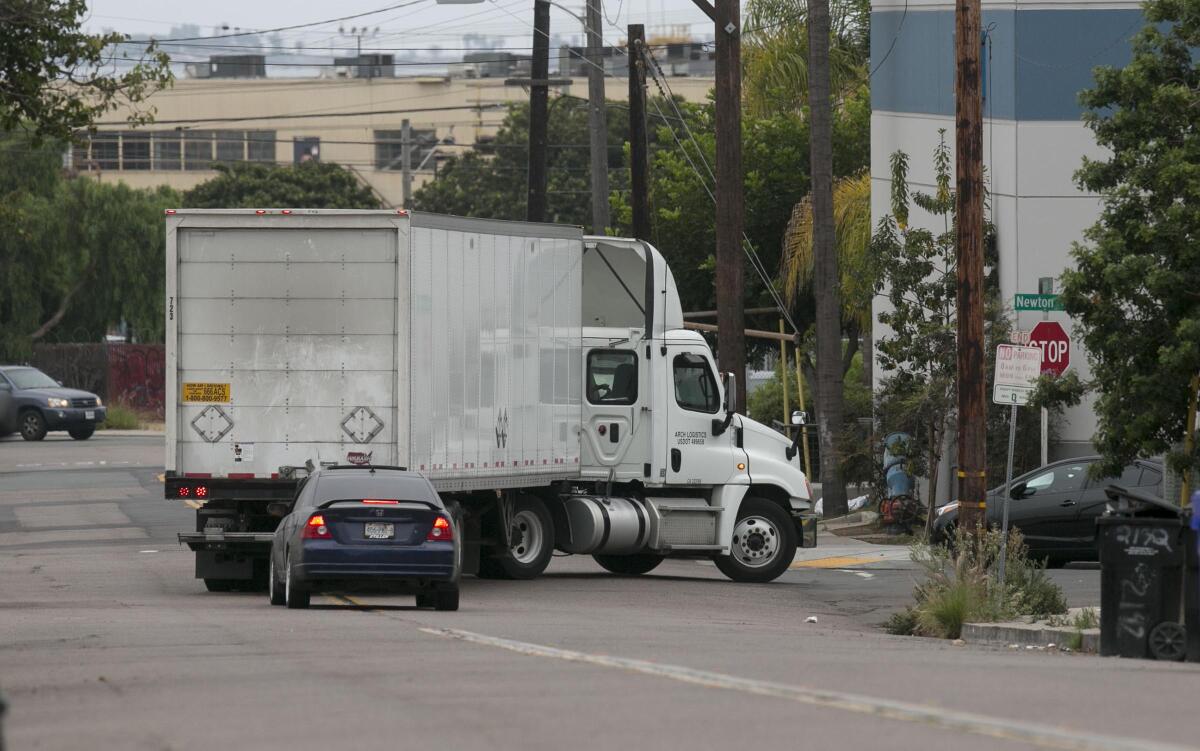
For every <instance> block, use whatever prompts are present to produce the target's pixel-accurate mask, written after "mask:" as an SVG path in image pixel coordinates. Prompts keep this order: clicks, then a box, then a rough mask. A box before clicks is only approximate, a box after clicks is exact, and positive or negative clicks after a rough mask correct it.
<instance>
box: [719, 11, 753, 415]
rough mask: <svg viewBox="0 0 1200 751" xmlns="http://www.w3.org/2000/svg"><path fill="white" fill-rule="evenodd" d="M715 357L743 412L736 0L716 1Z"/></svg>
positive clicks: (739, 46)
mask: <svg viewBox="0 0 1200 751" xmlns="http://www.w3.org/2000/svg"><path fill="white" fill-rule="evenodd" d="M714 10H715V14H714V19H713V20H714V21H715V22H716V40H717V55H716V56H717V61H716V62H717V71H716V79H717V80H716V90H717V91H716V110H717V112H716V115H717V116H716V130H717V132H716V136H717V185H716V199H717V207H716V211H717V215H716V235H717V357H718V358H719V359H720V365H721V370H722V371H732V372H733V373H734V375H735V376H736V378H737V409H738V411H739V412H741V413H743V414H745V412H746V341H745V339H744V338H743V334H742V331H743V329H745V327H746V320H745V318H746V317H745V313H744V310H743V300H742V295H743V286H744V282H743V279H742V277H743V273H744V268H743V261H742V221H743V218H744V207H743V204H742V62H741V60H742V43H741V35H742V22H741V8H740V7H739V0H717V2H716V7H715V9H714Z"/></svg>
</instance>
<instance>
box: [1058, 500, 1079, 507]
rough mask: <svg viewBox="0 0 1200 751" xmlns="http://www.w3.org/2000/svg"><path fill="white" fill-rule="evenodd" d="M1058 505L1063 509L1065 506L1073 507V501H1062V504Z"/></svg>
mask: <svg viewBox="0 0 1200 751" xmlns="http://www.w3.org/2000/svg"><path fill="white" fill-rule="evenodd" d="M1058 505H1059V506H1062V507H1063V508H1066V507H1067V506H1074V505H1075V501H1063V502H1062V503H1060V504H1058Z"/></svg>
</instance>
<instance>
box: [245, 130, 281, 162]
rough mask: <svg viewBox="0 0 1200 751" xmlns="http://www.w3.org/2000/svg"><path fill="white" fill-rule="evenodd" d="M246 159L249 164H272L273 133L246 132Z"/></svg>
mask: <svg viewBox="0 0 1200 751" xmlns="http://www.w3.org/2000/svg"><path fill="white" fill-rule="evenodd" d="M246 159H247V160H249V161H251V162H274V161H275V131H273V130H248V131H246Z"/></svg>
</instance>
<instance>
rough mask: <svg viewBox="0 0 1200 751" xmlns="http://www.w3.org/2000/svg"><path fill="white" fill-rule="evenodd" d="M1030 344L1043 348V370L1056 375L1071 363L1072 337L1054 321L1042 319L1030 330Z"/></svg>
mask: <svg viewBox="0 0 1200 751" xmlns="http://www.w3.org/2000/svg"><path fill="white" fill-rule="evenodd" d="M1029 346H1031V347H1041V348H1042V372H1043V373H1053V374H1054V375H1056V376H1060V375H1062V374H1063V371H1065V370H1066V369H1067V367H1068V366H1069V365H1070V364H1071V337H1069V336H1067V332H1066V331H1063V327H1062V326H1061V325H1060V324H1058V323H1056V322H1054V321H1042V322H1040V323H1039V324H1038V325H1036V326H1034V327H1033V330H1032V331H1030V332H1029Z"/></svg>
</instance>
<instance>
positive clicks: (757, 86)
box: [742, 0, 871, 117]
mask: <svg viewBox="0 0 1200 751" xmlns="http://www.w3.org/2000/svg"><path fill="white" fill-rule="evenodd" d="M870 15H871V4H870V2H869V0H835V1H834V2H832V3H830V4H829V21H830V24H829V26H830V44H829V74H830V85H831V88H832V90H833V92H834V93H835V95H837V96H839V97H840V96H842V95H845V94H850V93H852V92H853V91H854V90H855V89H857V88H858V87H859V86H862V85H864V84H865V83H866V79H867V67H866V63H867V57H868V55H869V53H870V35H869V33H868V31H869V21H870ZM807 19H808V3H807V2H806V1H805V0H749V2H747V3H746V23H745V26H746V36H745V42H744V44H743V48H742V60H743V67H744V69H745V74H744V76H743V92H744V94H743V96H744V98H745V104H746V107H747V108H748V109H749V110H750V111H751V112H752V113H753V114H755V115H757V116H760V117H762V116H767V115H770V114H772V113H776V112H801V111H803V110H804V109H806V108H807V106H808V71H809V49H808V45H809V39H808V24H807Z"/></svg>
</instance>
